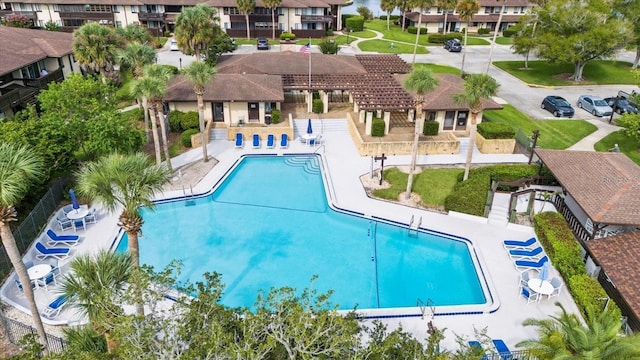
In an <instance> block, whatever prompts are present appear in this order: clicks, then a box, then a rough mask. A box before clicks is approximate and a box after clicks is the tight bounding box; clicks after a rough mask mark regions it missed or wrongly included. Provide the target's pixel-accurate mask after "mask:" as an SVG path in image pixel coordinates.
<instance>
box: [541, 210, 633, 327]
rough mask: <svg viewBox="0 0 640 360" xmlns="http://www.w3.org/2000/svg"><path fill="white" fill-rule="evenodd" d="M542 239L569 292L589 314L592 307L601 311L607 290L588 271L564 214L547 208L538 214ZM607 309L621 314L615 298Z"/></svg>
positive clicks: (581, 309)
mask: <svg viewBox="0 0 640 360" xmlns="http://www.w3.org/2000/svg"><path fill="white" fill-rule="evenodd" d="M533 220H534V226H535V231H536V235H537V237H538V240H539V241H540V243H541V244H542V246H543V247H544V249H545V251H546V252H547V255H549V258H550V259H551V262H552V263H553V265H554V267H555V268H556V269H558V272H560V275H561V276H562V277H563V278H564V279H565V280H566V284H567V287H568V289H569V292H570V293H571V295H572V296H573V299H574V300H575V302H576V305H577V306H578V308H579V309H580V311H581V312H582V314H583V315H584V316H585V317H586V316H587V314H588V313H589V311H596V312H598V311H601V310H602V308H603V306H604V303H603V302H602V300H599V299H603V298H607V297H608V295H607V293H606V291H605V290H604V289H603V288H602V286H600V284H599V283H598V281H597V280H596V279H594V278H592V277H591V276H589V275H588V274H587V273H586V268H585V265H584V262H583V261H582V254H581V249H580V246H579V245H578V243H577V242H576V240H575V238H574V237H573V233H572V231H571V229H570V228H569V225H567V222H566V221H565V219H564V217H562V215H560V214H558V213H556V212H551V211H547V212H543V213H541V214H538V215H536V216H535V217H534V219H533ZM607 311H610V312H615V313H616V315H617V317H620V316H621V313H620V309H619V308H618V306H616V305H615V304H614V303H613V302H611V303H610V304H609V306H608V307H607Z"/></svg>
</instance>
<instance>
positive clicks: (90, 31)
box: [73, 22, 122, 81]
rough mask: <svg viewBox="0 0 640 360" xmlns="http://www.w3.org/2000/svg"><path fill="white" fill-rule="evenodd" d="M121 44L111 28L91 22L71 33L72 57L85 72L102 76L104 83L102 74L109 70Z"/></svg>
mask: <svg viewBox="0 0 640 360" xmlns="http://www.w3.org/2000/svg"><path fill="white" fill-rule="evenodd" d="M121 44H122V41H121V38H120V37H119V36H118V35H117V34H116V33H115V31H114V30H113V29H112V28H110V27H106V26H103V25H100V24H98V23H96V22H91V23H87V24H85V25H82V26H81V27H80V28H79V29H78V30H76V31H75V32H74V33H73V56H74V57H75V58H76V60H77V61H78V63H80V65H82V66H83V67H84V68H85V71H86V70H89V71H93V72H97V73H100V74H102V75H103V81H104V72H105V71H108V70H111V66H112V65H113V63H114V58H115V53H116V50H117V49H119V48H120V46H121Z"/></svg>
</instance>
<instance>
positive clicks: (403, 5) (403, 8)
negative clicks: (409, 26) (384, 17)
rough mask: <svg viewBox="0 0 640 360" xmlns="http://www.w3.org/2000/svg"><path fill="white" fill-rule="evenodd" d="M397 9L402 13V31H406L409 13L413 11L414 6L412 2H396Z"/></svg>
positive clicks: (400, 0)
mask: <svg viewBox="0 0 640 360" xmlns="http://www.w3.org/2000/svg"><path fill="white" fill-rule="evenodd" d="M396 7H397V8H398V10H400V12H401V13H402V26H401V28H402V31H404V25H405V24H406V23H407V11H409V10H411V8H412V5H411V1H410V0H396Z"/></svg>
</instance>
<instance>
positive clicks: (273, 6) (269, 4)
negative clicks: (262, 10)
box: [263, 0, 282, 40]
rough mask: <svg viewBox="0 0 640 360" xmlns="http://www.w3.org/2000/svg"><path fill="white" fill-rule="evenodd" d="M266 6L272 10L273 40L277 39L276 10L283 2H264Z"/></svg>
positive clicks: (271, 0) (265, 0) (275, 0)
mask: <svg viewBox="0 0 640 360" xmlns="http://www.w3.org/2000/svg"><path fill="white" fill-rule="evenodd" d="M263 3H264V6H265V7H267V9H271V32H272V34H271V38H272V39H274V40H275V38H276V10H277V9H278V7H279V6H280V4H282V0H264V1H263Z"/></svg>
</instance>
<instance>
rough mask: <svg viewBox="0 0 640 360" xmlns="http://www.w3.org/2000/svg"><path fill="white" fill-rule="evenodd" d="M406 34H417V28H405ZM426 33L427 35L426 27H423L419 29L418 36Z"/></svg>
mask: <svg viewBox="0 0 640 360" xmlns="http://www.w3.org/2000/svg"><path fill="white" fill-rule="evenodd" d="M407 32H408V33H409V34H417V33H418V28H417V27H415V26H409V27H407ZM426 33H427V28H426V27H423V28H421V29H420V35H424V34H426Z"/></svg>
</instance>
